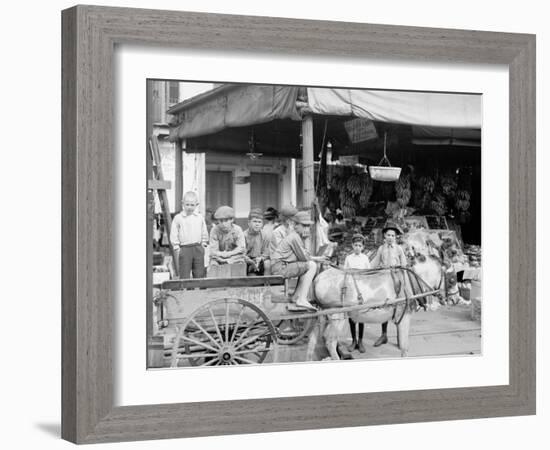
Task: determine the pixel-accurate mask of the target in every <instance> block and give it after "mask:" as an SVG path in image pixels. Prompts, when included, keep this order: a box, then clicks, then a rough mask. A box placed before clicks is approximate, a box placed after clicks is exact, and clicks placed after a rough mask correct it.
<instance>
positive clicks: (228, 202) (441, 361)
mask: <svg viewBox="0 0 550 450" xmlns="http://www.w3.org/2000/svg"><path fill="white" fill-rule="evenodd" d="M62 18H63V55H62V56H63V60H62V62H63V161H62V163H63V164H62V169H63V199H62V200H63V322H62V338H63V339H62V344H63V347H62V350H63V380H62V381H63V398H62V403H63V417H62V435H63V438H65V439H67V440H69V441H72V442H77V443H95V442H116V441H129V440H144V439H162V438H176V437H197V436H215V435H225V434H243V433H259V432H275V431H289V430H308V429H321V428H340V427H351V426H363V425H377V424H397V423H408V422H426V421H442V420H454V419H466V418H481V417H498V416H511V415H529V414H534V412H535V394H536V389H535V329H534V327H533V326H532V324H533V323H534V320H535V270H534V267H535V252H534V248H535V233H534V229H535V224H534V215H535V176H534V170H535V169H534V167H535V166H534V164H535V133H534V131H535V120H534V119H535V107H534V97H535V82H534V67H535V53H534V46H535V39H534V36H533V35H527V34H511V33H488V32H482V31H467V30H450V29H441V28H439V29H438V28H417V27H402V26H391V25H372V24H360V23H347V22H331V21H308V20H297V19H282V18H270V17H259V16H257V17H247V16H230V15H217V14H204V13H188V12H181V11H180V12H175V11H161V10H140V9H128V8H106V7H95V6H77V7H73V8H70V9H67V10H65V11H63V16H62ZM327 36H330V39H326V37H327Z"/></svg>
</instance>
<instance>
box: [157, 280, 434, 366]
mask: <svg viewBox="0 0 550 450" xmlns="http://www.w3.org/2000/svg"><path fill="white" fill-rule="evenodd" d="M291 290H292V286H289V285H288V283H287V281H286V280H285V279H284V278H282V277H279V276H259V277H239V278H201V279H188V280H171V281H165V282H164V283H162V285H161V286H160V289H157V292H156V295H155V297H154V302H155V306H156V308H155V310H156V314H155V315H156V318H155V325H156V326H155V336H156V337H161V336H162V340H163V345H162V346H159V347H161V348H162V350H161V349H160V348H159V349H158V350H157V351H162V352H163V355H162V361H163V362H162V366H164V367H166V366H171V367H180V366H214V365H240V364H260V363H262V362H264V360H265V359H266V357H267V356H268V354H269V353H270V352H273V354H272V360H273V361H274V362H276V361H277V349H278V345H289V344H294V343H296V342H299V341H301V340H302V339H303V338H304V337H306V336H307V335H308V334H309V332H310V331H311V329H312V328H313V326H314V324H315V321H316V320H317V319H318V318H319V317H321V316H327V315H331V314H335V313H346V312H349V311H353V310H360V309H372V308H376V307H387V306H389V305H393V304H395V303H399V302H406V301H408V300H411V299H412V298H416V297H422V296H427V295H433V294H434V293H436V292H437V291H431V292H425V293H422V294H419V295H417V296H414V297H409V298H408V299H405V298H398V299H395V300H392V301H386V302H384V303H381V304H380V305H374V306H372V305H370V306H369V307H366V306H365V305H353V306H345V307H338V308H331V309H323V310H319V311H316V312H298V313H297V312H289V311H288V309H287V307H288V305H289V303H290V296H289V291H291Z"/></svg>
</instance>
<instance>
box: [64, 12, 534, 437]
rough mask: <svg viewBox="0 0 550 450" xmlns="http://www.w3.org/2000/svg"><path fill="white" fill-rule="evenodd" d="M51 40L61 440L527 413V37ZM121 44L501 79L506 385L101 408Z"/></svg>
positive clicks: (229, 20)
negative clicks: (506, 105) (505, 86)
mask: <svg viewBox="0 0 550 450" xmlns="http://www.w3.org/2000/svg"><path fill="white" fill-rule="evenodd" d="M62 28H63V41H62V51H63V55H62V81H63V87H62V103H63V113H62V120H63V136H62V146H63V149H62V150H63V155H62V176H63V181H62V204H63V219H62V232H63V246H62V258H63V261H62V271H63V280H62V297H63V298H62V313H63V319H62V366H63V367H62V407H63V412H62V437H63V438H64V439H67V440H70V441H72V442H76V443H95V442H111V441H129V440H141V439H160V438H178V437H191V436H208V435H222V434H236V433H259V432H272V431H285V430H304V429H315V428H328V427H331V428H334V427H349V426H362V425H375V424H388V423H404V422H423V421H433V420H452V419H466V418H481V417H496V416H512V415H527V414H534V413H535V392H536V388H535V335H536V328H535V253H536V252H535V36H533V35H527V34H510V33H494V32H481V31H465V30H450V29H435V28H417V27H405V26H389V25H371V24H360V23H342V22H328V21H308V20H294V19H280V18H270V17H247V16H233V15H218V14H203V13H188V12H176V11H158V10H145V9H126V8H110V7H97V6H75V7H73V8H70V9H67V10H65V11H63V13H62ZM327 35H330V39H325V37H326V36H327ZM120 43H123V44H124V43H131V44H151V45H157V46H163V47H185V48H191V49H199V50H200V49H215V50H240V51H244V52H247V51H261V52H265V53H268V54H269V53H272V54H275V53H277V54H279V55H281V54H282V55H285V54H299V53H303V52H307V53H308V54H310V55H317V56H323V57H331V58H338V57H342V56H344V57H345V56H347V57H377V58H378V57H380V58H392V59H398V60H400V59H407V60H416V61H434V62H465V63H474V64H475V63H481V64H505V65H507V66H508V68H509V85H510V92H509V93H510V118H509V119H510V120H509V123H510V130H509V133H510V163H509V164H510V165H509V167H510V200H509V201H510V221H509V228H510V242H509V245H510V279H509V293H510V298H509V318H510V319H509V327H510V328H509V361H510V366H509V384H508V385H502V386H487V387H468V388H452V389H430V390H421V391H403V392H380V393H361V394H345V395H343V394H342V395H330V396H324V395H319V396H308V397H287V398H275V399H255V400H238V401H215V402H198V403H179V404H163V405H139V406H122V407H114V406H113V369H112V366H113V364H112V357H113V351H112V343H113V336H114V332H113V323H112V320H111V315H112V312H113V310H114V302H115V294H114V281H115V280H114V276H115V274H116V270H115V265H114V261H113V254H112V248H113V242H114V239H115V236H113V233H114V229H113V224H112V220H111V212H112V211H113V208H114V193H113V189H114V185H115V183H114V179H113V176H114V174H113V169H112V161H113V158H114V152H115V148H114V144H113V98H114V92H113V73H114V71H113V52H114V47H115V45H116V44H120ZM144 145H145V144H144ZM327 405H330V406H327Z"/></svg>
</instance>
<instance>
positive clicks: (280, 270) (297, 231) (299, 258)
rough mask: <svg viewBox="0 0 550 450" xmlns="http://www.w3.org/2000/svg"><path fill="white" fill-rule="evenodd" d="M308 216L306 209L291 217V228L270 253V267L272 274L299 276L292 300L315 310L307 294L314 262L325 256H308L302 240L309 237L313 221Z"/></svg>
mask: <svg viewBox="0 0 550 450" xmlns="http://www.w3.org/2000/svg"><path fill="white" fill-rule="evenodd" d="M309 216H310V215H309V213H308V212H307V211H300V212H298V213H296V214H295V215H294V216H293V217H292V219H291V221H292V223H293V226H292V229H290V231H289V233H288V234H287V235H286V236H285V237H284V238H283V239H282V240H281V242H280V243H279V245H278V246H277V248H276V250H275V251H274V252H273V253H272V254H271V261H272V267H271V268H272V272H273V274H274V275H280V276H282V277H284V278H296V277H299V280H298V286H297V287H296V291H295V293H294V302H295V303H296V306H297V307H299V308H301V309H305V310H313V311H315V307H314V306H313V305H311V303H309V301H308V299H307V295H308V292H309V289H310V287H311V284H312V282H313V278H314V277H315V273H316V272H317V264H316V262H323V261H325V260H326V258H324V257H313V256H310V254H309V252H308V251H307V250H306V248H305V245H304V241H305V240H306V239H307V238H308V237H309V233H310V227H311V224H312V223H313V222H312V221H311V220H310V218H309Z"/></svg>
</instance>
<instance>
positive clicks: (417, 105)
mask: <svg viewBox="0 0 550 450" xmlns="http://www.w3.org/2000/svg"><path fill="white" fill-rule="evenodd" d="M307 98H308V107H309V109H310V110H311V112H313V113H314V114H321V115H332V116H354V117H361V118H365V119H370V120H373V121H377V122H391V123H399V124H408V125H421V126H423V127H451V128H481V95H477V94H447V93H432V92H410V91H374V90H364V89H325V88H308V89H307Z"/></svg>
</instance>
